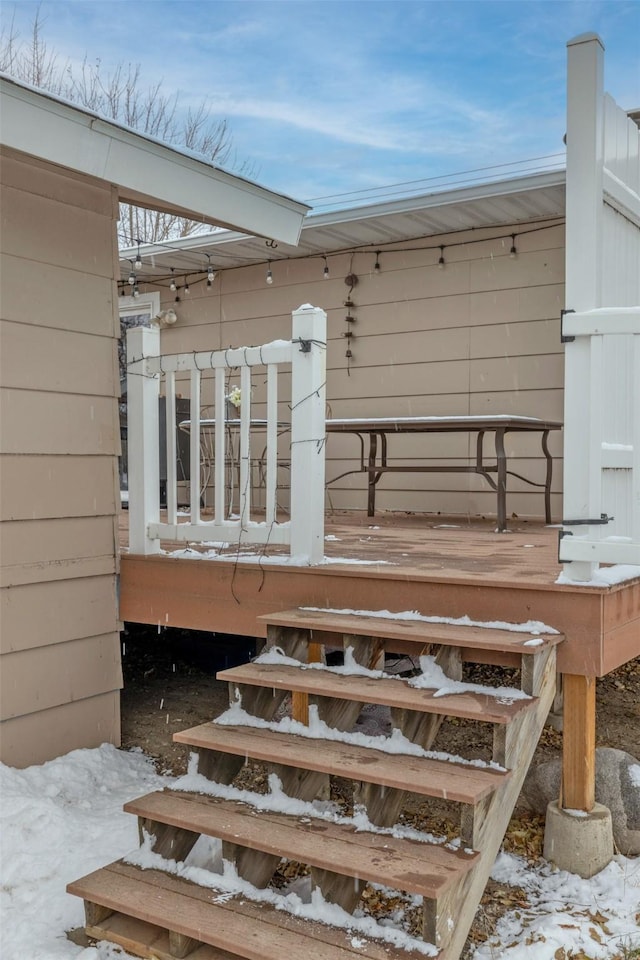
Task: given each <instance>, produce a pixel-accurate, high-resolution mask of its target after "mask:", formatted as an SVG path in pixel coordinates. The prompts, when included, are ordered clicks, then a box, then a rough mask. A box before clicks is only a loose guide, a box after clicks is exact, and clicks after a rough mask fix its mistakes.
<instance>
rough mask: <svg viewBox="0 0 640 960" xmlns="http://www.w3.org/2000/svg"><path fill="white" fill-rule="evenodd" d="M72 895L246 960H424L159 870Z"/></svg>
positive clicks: (102, 881) (108, 870)
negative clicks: (294, 959)
mask: <svg viewBox="0 0 640 960" xmlns="http://www.w3.org/2000/svg"><path fill="white" fill-rule="evenodd" d="M67 891H68V893H71V894H73V895H75V896H78V897H82V898H83V899H85V900H88V901H89V902H92V903H99V904H102V905H104V906H106V907H109V908H111V909H113V910H117V911H119V912H126V913H127V914H129V915H130V916H132V917H135V918H136V919H139V920H143V921H144V922H146V923H150V924H153V925H157V926H160V927H163V928H164V929H169V930H174V931H176V932H178V933H182V934H184V935H185V936H189V935H192V931H194V930H197V931H198V936H199V939H200V940H201V941H203V942H204V943H209V944H211V945H212V946H215V947H218V948H220V949H222V950H228V951H229V952H231V953H234V954H236V953H237V951H238V950H241V951H242V952H241V956H242V957H246V958H248V960H282V957H301V958H302V957H304V958H305V960H356V958H361V960H362V958H364V960H399V958H400V957H402V960H424V953H422V952H418V951H417V950H409V951H402V950H399V949H394V948H393V947H390V946H389V945H388V944H383V943H380V942H376V941H372V940H371V939H369V938H367V941H366V944H363V945H362V946H358V947H354V946H353V943H352V941H353V939H354V938H353V931H351V932H350V931H347V930H344V931H343V930H340V929H337V928H335V927H329V926H327V925H326V924H321V923H314V922H311V921H305V920H300V919H299V918H298V917H294V916H292V915H290V914H286V913H284V912H283V911H281V910H276V909H275V908H274V907H271V906H269V905H267V904H262V903H256V902H253V901H250V900H246V899H239V898H232V899H230V900H226V901H225V896H221V895H220V892H219V891H216V890H215V889H210V888H209V887H200V886H197V885H196V884H193V883H189V882H188V881H186V880H182V879H180V878H178V877H173V876H171V875H170V874H167V873H162V872H161V871H159V870H144V871H143V870H140V869H139V868H137V867H134V866H131V865H129V864H126V863H123V862H116V863H112V864H110V865H109V866H108V867H104V868H103V869H102V870H96V871H95V872H94V873H92V874H89V875H87V876H86V877H83V878H82V879H80V880H76V881H74V882H73V883H71V884H69V886H68V887H67Z"/></svg>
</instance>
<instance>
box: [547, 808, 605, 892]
mask: <svg viewBox="0 0 640 960" xmlns="http://www.w3.org/2000/svg"><path fill="white" fill-rule="evenodd" d="M613 850H614V848H613V827H612V821H611V812H610V810H608V809H607V807H603V806H602V804H600V803H596V804H595V805H594V807H593V810H591V811H589V813H585V812H584V811H582V810H563V809H562V807H560V805H559V804H558V801H557V800H554V801H553V802H552V803H550V804H549V806H548V807H547V821H546V825H545V831H544V857H545V860H548V861H549V862H550V863H553V864H554V866H556V867H558V869H560V870H568V871H569V872H570V873H576V874H578V876H579V877H582V878H583V879H585V880H586V879H588V878H589V877H593V876H594V875H595V874H596V873H599V872H600V871H601V870H603V869H604V868H605V867H606V866H607V864H608V863H610V861H611V858H612V857H613Z"/></svg>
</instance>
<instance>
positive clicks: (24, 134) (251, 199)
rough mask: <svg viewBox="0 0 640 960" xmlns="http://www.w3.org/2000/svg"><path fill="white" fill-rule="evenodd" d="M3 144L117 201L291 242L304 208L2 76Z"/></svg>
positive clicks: (0, 123) (296, 235)
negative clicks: (85, 179) (93, 181)
mask: <svg viewBox="0 0 640 960" xmlns="http://www.w3.org/2000/svg"><path fill="white" fill-rule="evenodd" d="M0 92H1V94H2V114H1V119H0V135H1V140H2V143H3V144H6V146H8V147H11V148H12V149H14V150H18V151H20V152H22V153H26V154H29V155H31V156H34V157H38V158H40V159H42V160H47V161H48V162H50V163H54V164H56V165H58V166H62V167H66V168H68V169H71V170H75V171H78V172H80V173H83V174H86V175H88V176H91V177H96V178H98V179H100V180H106V181H107V182H108V183H112V184H115V185H116V186H117V187H118V191H119V196H120V199H121V200H122V201H123V202H125V203H127V202H130V203H139V204H141V205H143V206H151V207H153V208H154V209H159V210H162V211H166V212H167V213H172V214H173V213H175V214H177V215H179V216H187V217H189V218H191V219H193V220H199V221H201V222H203V223H210V224H213V225H221V226H225V227H227V228H228V229H230V230H239V231H242V232H243V233H249V234H251V235H254V236H263V237H268V238H270V239H274V240H278V241H280V242H282V243H291V244H294V245H295V244H296V243H297V242H298V239H299V237H300V230H301V228H302V220H303V217H304V214H305V213H306V211H307V210H308V209H309V207H308V206H307V205H306V204H303V203H300V202H298V201H296V200H292V199H291V198H290V197H286V196H284V195H281V194H277V193H273V192H272V191H270V190H267V189H266V188H264V187H261V186H259V185H258V184H256V183H253V182H251V181H249V180H245V179H243V178H241V177H236V176H234V175H233V174H230V173H227V172H226V171H224V170H220V169H219V168H217V167H215V166H213V165H212V164H209V163H207V162H206V161H204V160H200V159H197V158H196V157H193V156H189V155H188V154H186V153H184V152H182V151H180V150H179V149H176V148H174V147H170V146H167V145H166V144H161V143H160V142H158V141H155V140H153V139H151V138H149V137H145V136H141V135H140V134H138V133H135V132H134V131H131V130H129V129H127V128H126V127H122V126H120V125H118V124H117V123H112V122H110V121H107V120H104V119H101V118H99V117H96V116H95V115H93V114H91V113H88V112H87V111H84V110H82V109H79V108H77V107H75V106H73V105H70V104H67V103H65V102H63V101H60V100H57V99H56V98H53V97H50V96H48V95H46V94H43V93H41V92H39V91H36V90H33V89H30V88H28V87H24V86H22V85H21V84H18V83H15V82H14V81H12V80H10V79H8V78H6V77H2V78H0Z"/></svg>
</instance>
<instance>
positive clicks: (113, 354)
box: [0, 153, 122, 766]
mask: <svg viewBox="0 0 640 960" xmlns="http://www.w3.org/2000/svg"><path fill="white" fill-rule="evenodd" d="M1 169H2V213H1V217H2V222H1V230H0V246H1V251H0V269H1V271H2V293H1V299H0V336H1V338H2V351H1V358H0V387H1V393H0V410H1V414H0V416H1V421H2V431H1V435H0V454H1V456H0V470H1V471H2V483H1V484H0V519H1V520H2V529H1V531H0V535H1V537H2V547H1V550H0V587H1V589H0V655H1V657H2V662H1V664H0V672H1V674H2V723H1V725H0V759H2V760H3V761H4V762H6V763H11V764H15V765H17V766H24V765H26V764H30V763H36V762H41V761H43V760H46V759H49V758H51V757H54V756H56V755H58V754H60V753H64V752H66V751H67V750H70V749H73V748H75V747H85V746H97V745H99V744H100V743H102V742H104V741H111V742H113V743H118V742H119V735H120V734H119V690H120V687H121V685H122V677H121V668H120V648H119V630H118V627H119V623H118V611H117V606H116V583H115V576H116V566H117V557H116V548H115V544H116V542H117V537H116V511H117V509H118V508H119V503H118V496H117V475H118V470H117V456H118V452H119V444H120V440H119V429H118V400H117V397H118V392H119V375H118V364H117V337H118V334H119V324H118V320H117V310H116V309H115V307H114V301H115V294H116V289H115V284H114V281H113V277H114V263H115V261H116V258H117V252H116V246H115V223H114V216H115V215H116V214H117V202H116V201H117V198H116V197H115V194H114V191H113V189H112V188H111V186H110V185H108V184H104V183H101V182H99V181H90V180H88V179H83V178H81V177H79V176H76V175H74V174H71V173H68V174H66V173H65V172H64V171H60V170H58V169H56V168H53V167H50V166H48V165H47V164H42V163H39V162H36V161H31V160H29V159H27V158H25V157H21V156H20V155H18V154H11V153H9V154H6V153H3V155H2V164H1Z"/></svg>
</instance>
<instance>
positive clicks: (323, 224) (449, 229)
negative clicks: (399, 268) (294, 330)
mask: <svg viewBox="0 0 640 960" xmlns="http://www.w3.org/2000/svg"><path fill="white" fill-rule="evenodd" d="M564 213H565V171H564V170H563V169H560V170H554V171H551V172H544V173H536V174H530V175H528V176H521V177H514V178H511V179H507V180H500V181H495V182H491V183H480V184H474V185H473V186H466V187H462V188H457V189H453V190H446V191H441V192H437V193H432V194H428V195H423V196H419V197H410V198H406V199H402V200H393V201H390V202H385V203H377V204H371V205H369V206H361V207H356V208H351V209H348V210H338V211H332V212H328V213H320V214H313V213H312V214H309V215H307V217H306V219H305V221H304V224H303V227H302V233H301V235H300V240H299V243H298V244H297V245H296V246H293V245H290V244H286V243H279V244H278V245H277V247H273V246H271V245H269V246H266V245H265V242H264V240H261V239H259V238H257V237H248V236H246V235H244V234H240V233H237V232H231V231H228V230H220V231H217V232H216V233H210V234H200V235H196V236H191V237H186V238H185V239H182V240H171V241H168V242H167V243H166V244H163V243H158V244H149V245H143V246H142V247H141V248H140V253H141V255H142V257H143V261H144V269H143V273H144V276H145V278H146V279H149V280H152V279H153V276H154V275H155V276H157V277H160V276H162V275H164V276H166V275H168V274H169V272H170V270H171V269H173V270H174V271H175V273H176V274H189V273H196V272H198V271H202V270H203V265H204V266H205V267H206V265H207V263H208V262H209V258H210V261H211V264H212V265H213V266H214V267H215V269H224V268H225V267H226V268H229V267H242V266H247V265H248V264H251V263H264V262H266V261H267V260H270V261H272V262H276V261H277V260H282V259H295V258H300V257H313V256H318V257H323V256H326V255H327V254H336V253H338V252H339V251H342V250H351V249H354V248H357V249H363V248H367V247H369V248H371V249H373V250H376V249H380V248H384V247H385V246H386V245H390V244H393V243H399V242H403V241H409V240H416V239H418V238H423V237H434V236H439V235H443V234H447V233H453V232H455V231H460V230H472V229H481V228H485V227H499V226H504V225H507V224H509V225H511V224H518V223H530V222H532V221H543V220H553V219H556V218H560V219H561V218H563V217H564ZM136 253H137V247H136V248H135V249H132V250H121V251H120V255H121V258H122V260H121V265H122V278H123V279H126V277H127V276H128V274H129V273H130V269H131V263H130V259H131V258H132V257H133V256H135V255H136ZM205 258H206V259H205ZM141 280H142V277H141Z"/></svg>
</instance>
